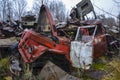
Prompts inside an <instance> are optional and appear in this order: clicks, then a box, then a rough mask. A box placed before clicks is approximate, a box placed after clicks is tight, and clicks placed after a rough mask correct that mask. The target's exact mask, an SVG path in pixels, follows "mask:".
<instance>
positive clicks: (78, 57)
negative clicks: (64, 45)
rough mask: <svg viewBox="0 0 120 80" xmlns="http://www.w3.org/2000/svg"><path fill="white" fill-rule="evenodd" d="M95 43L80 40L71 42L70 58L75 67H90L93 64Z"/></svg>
mask: <svg viewBox="0 0 120 80" xmlns="http://www.w3.org/2000/svg"><path fill="white" fill-rule="evenodd" d="M92 45H93V43H92V41H89V42H87V43H84V42H80V41H72V42H71V51H70V58H71V62H72V65H73V67H76V68H82V69H89V68H90V66H91V65H92V61H93V58H92V55H93V46H92Z"/></svg>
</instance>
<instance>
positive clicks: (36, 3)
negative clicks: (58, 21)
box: [33, 0, 48, 15]
mask: <svg viewBox="0 0 120 80" xmlns="http://www.w3.org/2000/svg"><path fill="white" fill-rule="evenodd" d="M42 4H45V5H48V0H34V3H33V12H34V14H36V15H38V14H39V10H40V7H41V5H42Z"/></svg>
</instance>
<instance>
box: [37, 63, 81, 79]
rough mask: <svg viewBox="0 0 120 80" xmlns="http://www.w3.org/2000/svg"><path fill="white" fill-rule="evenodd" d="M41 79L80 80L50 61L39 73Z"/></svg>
mask: <svg viewBox="0 0 120 80" xmlns="http://www.w3.org/2000/svg"><path fill="white" fill-rule="evenodd" d="M39 79H40V80H80V79H79V78H77V77H74V76H72V75H70V74H68V73H66V72H65V71H63V70H62V69H61V68H59V67H58V66H56V65H55V64H53V63H52V62H50V61H48V62H47V64H46V65H45V66H44V68H43V69H42V70H41V72H40V74H39Z"/></svg>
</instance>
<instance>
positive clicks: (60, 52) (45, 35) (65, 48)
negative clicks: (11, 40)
mask: <svg viewBox="0 0 120 80" xmlns="http://www.w3.org/2000/svg"><path fill="white" fill-rule="evenodd" d="M91 11H93V13H94V16H95V19H94V20H85V16H87V14H88V13H90V12H91ZM78 13H79V14H78ZM81 14H82V15H81ZM70 16H71V19H70V20H69V21H67V22H62V23H59V24H55V23H54V21H53V18H52V15H51V13H50V11H49V9H48V7H47V6H45V5H42V6H41V8H40V13H39V17H38V22H37V26H35V29H33V30H25V31H23V33H22V37H21V39H20V42H19V44H18V45H16V46H14V47H15V48H12V50H11V51H14V50H16V49H18V52H14V53H13V54H12V56H14V58H13V59H12V60H11V62H14V60H16V61H18V62H17V64H16V65H17V67H19V69H21V70H19V69H17V68H11V72H12V73H14V74H16V72H17V73H19V74H20V75H17V77H20V76H24V75H25V74H26V73H25V70H26V68H25V67H26V66H25V64H28V65H29V68H30V69H31V73H32V75H34V76H38V75H39V74H40V72H41V71H42V72H41V73H42V74H41V75H42V76H43V78H45V77H44V76H46V79H43V80H47V77H49V76H50V75H48V74H47V73H45V72H46V68H43V67H44V66H45V64H46V63H47V62H48V61H51V62H52V63H53V64H55V65H53V64H52V65H53V66H52V67H54V66H58V67H60V68H61V69H62V70H64V71H65V72H64V71H63V72H64V73H63V74H66V72H68V73H71V67H72V68H73V67H74V68H79V69H83V70H88V69H90V67H91V65H92V62H93V60H94V59H96V58H98V57H100V56H103V55H106V53H107V54H109V55H112V54H110V51H112V50H111V48H112V47H115V48H116V49H118V50H119V47H120V44H119V41H117V40H115V39H113V38H112V39H111V40H110V39H109V38H110V37H109V36H108V35H106V31H105V28H104V26H103V25H102V22H101V21H100V20H97V19H96V15H95V12H94V9H93V6H92V4H91V2H90V1H89V0H88V1H87V0H83V1H82V2H80V3H78V4H77V8H74V9H72V11H71V14H70ZM1 25H3V24H1ZM4 28H6V30H7V31H8V32H10V33H11V35H10V36H13V33H14V36H15V35H16V34H15V32H14V28H11V27H9V28H8V27H3V28H2V29H1V38H5V37H6V36H7V37H10V36H8V35H6V34H8V32H5V31H3V32H2V30H3V29H4ZM4 30H5V29H4ZM9 30H10V31H9ZM12 32H13V33H12ZM108 40H109V41H108ZM109 47H110V48H109ZM19 57H20V59H19ZM19 64H20V65H21V66H19ZM49 64H50V65H51V63H48V65H49ZM13 65H15V64H14V63H11V66H13ZM43 69H44V70H43ZM51 69H56V68H51V67H48V68H47V70H50V72H53V71H54V72H53V73H54V75H52V78H51V80H53V78H55V76H56V75H57V74H58V72H55V71H57V70H51ZM61 69H60V71H61ZM58 70H59V69H58ZM61 72H62V71H61ZM21 73H22V74H21ZM43 73H44V74H45V75H43ZM56 73H57V74H56ZM41 75H40V76H41ZM67 75H68V74H66V76H67ZM66 76H63V75H62V77H57V78H61V79H54V80H69V79H64V78H66ZM68 76H70V75H68ZM14 78H16V76H14ZM41 78H42V77H41ZM68 78H74V80H78V79H77V78H75V77H73V76H71V77H68ZM39 79H40V78H39ZM17 80H18V78H17ZM40 80H41V79H40Z"/></svg>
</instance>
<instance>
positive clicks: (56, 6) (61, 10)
mask: <svg viewBox="0 0 120 80" xmlns="http://www.w3.org/2000/svg"><path fill="white" fill-rule="evenodd" d="M49 7H50V10H51V11H52V13H53V16H54V17H55V18H57V19H58V20H59V21H63V20H65V19H66V14H67V11H66V8H65V5H64V4H63V2H62V1H60V0H58V1H55V0H53V1H51V2H50V5H49Z"/></svg>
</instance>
